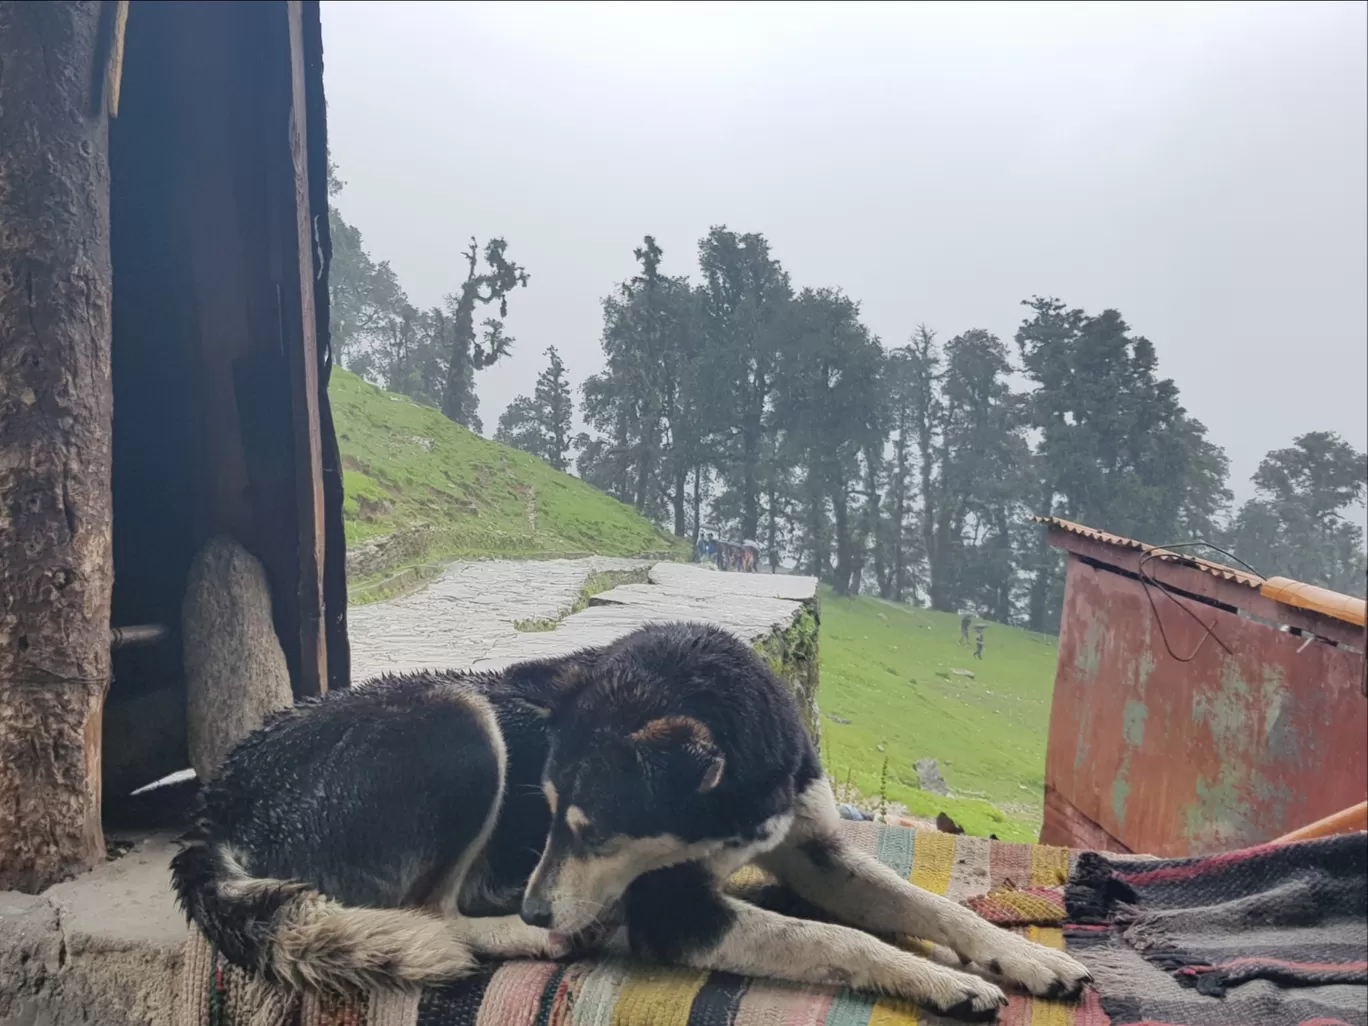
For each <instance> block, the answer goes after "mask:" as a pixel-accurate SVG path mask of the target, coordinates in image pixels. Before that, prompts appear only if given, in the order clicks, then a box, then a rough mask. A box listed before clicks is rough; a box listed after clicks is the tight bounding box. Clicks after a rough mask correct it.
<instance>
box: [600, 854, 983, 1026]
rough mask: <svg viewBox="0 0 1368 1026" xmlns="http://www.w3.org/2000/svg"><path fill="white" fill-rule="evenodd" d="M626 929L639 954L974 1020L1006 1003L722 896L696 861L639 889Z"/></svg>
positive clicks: (867, 942) (863, 944)
mask: <svg viewBox="0 0 1368 1026" xmlns="http://www.w3.org/2000/svg"><path fill="white" fill-rule="evenodd" d="M625 933H626V935H627V936H626V939H627V942H628V943H629V944H630V947H631V950H632V953H633V954H635V955H636V956H637V957H639V958H645V959H649V960H651V961H655V962H661V963H666V964H674V965H687V966H692V967H693V968H696V969H706V970H710V971H720V972H730V973H737V974H739V975H743V976H762V977H769V978H770V979H777V980H791V981H793V982H795V983H824V984H836V985H839V986H847V987H852V988H854V989H856V990H863V991H870V992H873V993H877V994H886V995H889V996H890V997H896V998H901V999H903V1000H906V1001H911V1002H914V1003H916V1004H919V1005H923V1006H926V1007H928V1008H931V1009H934V1010H935V1011H936V1012H939V1013H941V1014H945V1015H953V1016H956V1017H958V1018H961V1019H968V1020H970V1021H974V1022H992V1021H994V1020H995V1019H996V1017H997V1012H998V1009H999V1008H1001V1007H1002V1006H1003V1005H1005V1004H1006V1003H1007V998H1006V996H1005V995H1004V994H1003V993H1002V991H1001V990H1000V989H999V988H998V987H996V986H994V985H993V984H992V983H990V982H988V981H987V980H984V979H980V978H979V977H977V976H971V975H970V974H968V973H965V972H961V971H959V970H958V969H950V968H947V967H945V966H943V965H937V964H936V963H935V962H931V961H928V960H927V959H925V958H921V957H919V956H917V955H914V954H912V953H911V952H907V951H903V950H901V949H899V948H896V947H894V946H893V945H891V944H886V943H884V942H883V941H881V940H879V939H878V938H877V937H873V936H871V935H870V934H867V933H863V932H861V931H860V930H855V929H851V928H850V927H848V926H838V925H836V924H834V923H814V922H809V921H807V920H802V919H790V918H789V917H788V916H784V915H780V914H779V913H777V912H771V911H769V910H767V909H762V908H758V907H756V906H755V905H751V904H749V903H748V902H744V901H740V900H737V899H736V898H733V897H730V896H726V895H722V894H719V893H717V891H716V890H715V889H714V888H713V885H712V882H711V881H710V880H708V879H707V878H706V877H705V876H704V874H703V873H702V872H701V871H700V870H699V867H698V866H697V865H688V864H686V865H683V866H679V867H671V868H670V869H665V870H659V871H657V872H656V873H651V874H648V875H647V876H645V877H641V878H640V879H638V880H637V881H636V882H635V883H633V885H632V887H631V889H630V890H629V891H628V896H627V929H626V931H625ZM619 937H620V934H619ZM618 943H620V940H619V941H618ZM611 947H617V944H616V943H615V944H612V945H611V946H610V949H611Z"/></svg>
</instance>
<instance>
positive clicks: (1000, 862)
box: [177, 823, 1107, 1026]
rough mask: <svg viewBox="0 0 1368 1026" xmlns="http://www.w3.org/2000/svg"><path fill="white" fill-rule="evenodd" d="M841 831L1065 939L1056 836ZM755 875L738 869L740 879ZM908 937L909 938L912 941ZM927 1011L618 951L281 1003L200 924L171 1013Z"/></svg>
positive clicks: (1009, 921) (693, 1023)
mask: <svg viewBox="0 0 1368 1026" xmlns="http://www.w3.org/2000/svg"><path fill="white" fill-rule="evenodd" d="M843 827H844V829H846V830H848V831H849V834H850V837H851V839H852V841H853V842H854V843H855V844H857V845H859V846H860V847H862V848H864V849H865V850H867V851H869V852H872V853H873V854H875V855H876V856H877V857H878V858H879V859H880V860H881V861H883V862H884V863H885V864H887V865H888V866H891V867H892V868H894V869H895V870H897V871H898V872H899V873H901V874H902V875H903V876H905V877H906V878H907V879H909V880H911V881H912V882H913V883H914V884H917V885H918V886H919V887H925V888H926V889H927V890H930V891H934V892H935V893H937V894H943V895H946V896H948V897H950V898H953V899H954V900H956V901H959V902H962V903H964V904H966V905H968V906H969V907H971V908H973V909H974V910H975V911H977V912H978V913H979V914H980V915H982V916H984V917H985V918H987V919H989V920H990V921H992V922H995V923H998V924H999V925H1001V926H1003V927H1004V928H1007V929H1011V930H1013V931H1016V932H1019V933H1023V934H1026V935H1028V936H1030V937H1031V938H1032V939H1033V940H1036V941H1039V942H1040V943H1042V944H1048V945H1050V946H1052V947H1063V946H1064V937H1063V930H1062V925H1063V921H1064V902H1063V885H1064V883H1065V881H1066V880H1067V879H1068V877H1069V873H1070V871H1071V869H1072V868H1073V862H1074V860H1075V855H1074V853H1071V852H1069V851H1068V850H1067V849H1064V848H1052V847H1046V846H1043V845H1028V844H1005V843H1001V842H997V841H989V840H986V839H983V838H978V837H966V836H964V835H952V834H942V833H935V832H927V831H912V830H907V829H904V828H902V827H891V826H881V825H879V824H875V823H845V824H843ZM753 882H754V881H753V879H752V880H741V879H738V880H737V881H736V883H737V885H738V886H740V885H742V884H745V883H753ZM915 943H917V942H909V944H915ZM943 1021H948V1020H942V1019H940V1018H939V1017H937V1016H933V1015H930V1014H929V1013H926V1012H922V1011H919V1010H918V1009H916V1008H913V1007H910V1006H907V1005H903V1004H900V1003H898V1002H894V1001H887V1000H878V999H874V998H870V997H867V996H864V995H860V994H854V993H851V992H849V991H841V990H835V989H832V988H826V987H817V986H808V987H799V986H793V985H787V984H783V983H776V982H772V981H768V980H752V979H743V978H740V977H737V976H733V975H731V974H729V973H706V972H697V971H693V970H686V969H677V968H667V967H661V966H647V965H633V964H627V963H619V962H608V961H602V962H592V961H585V962H573V963H569V964H557V963H551V962H508V963H504V964H501V965H497V966H492V967H491V968H490V970H489V971H488V972H486V973H484V974H482V975H479V976H475V977H472V978H470V979H468V980H465V981H462V982H461V983H460V984H457V985H455V986H451V987H446V988H442V989H440V990H429V991H426V992H424V993H423V994H421V995H417V996H413V997H399V996H395V995H389V994H375V995H370V996H362V997H358V998H354V999H350V1000H345V1001H340V1000H328V999H320V998H317V997H313V996H309V997H306V998H305V999H304V1000H303V1002H301V1003H300V1004H299V1005H291V1004H290V1003H288V1002H286V1001H285V1000H284V999H283V997H282V996H281V995H280V994H279V993H278V992H276V991H274V990H273V989H272V988H269V987H267V986H265V985H263V984H261V983H259V982H257V981H255V980H253V979H252V978H250V977H249V976H248V975H247V974H245V973H243V972H242V971H240V970H238V969H236V968H234V967H233V966H231V965H229V964H228V963H227V962H226V961H225V960H224V959H223V958H222V956H220V955H219V954H218V953H217V952H215V951H214V950H213V949H212V948H211V947H210V945H209V943H208V942H207V941H206V940H205V938H204V937H203V936H202V935H200V934H199V932H198V931H192V936H191V939H190V940H189V942H188V943H187V947H186V951H185V957H184V962H183V966H182V971H181V982H180V1020H179V1022H178V1024H177V1026H294V1024H296V1023H297V1024H299V1026H913V1024H918V1023H926V1024H931V1023H940V1022H943ZM1000 1021H1001V1022H1002V1023H1003V1024H1004V1026H1075V1024H1076V1026H1106V1024H1107V1018H1106V1017H1105V1016H1104V1015H1103V1014H1102V1011H1101V1008H1100V1006H1099V1005H1098V1003H1097V998H1096V996H1095V995H1093V994H1091V993H1090V994H1089V995H1088V996H1087V997H1085V999H1084V1001H1083V1002H1082V1004H1080V1005H1065V1004H1058V1003H1054V1002H1047V1001H1041V1000H1036V999H1033V998H1030V997H1027V996H1025V995H1021V994H1014V995H1013V996H1012V1001H1011V1004H1010V1005H1009V1006H1008V1008H1007V1009H1006V1010H1005V1011H1004V1012H1003V1014H1002V1017H1001V1020H1000Z"/></svg>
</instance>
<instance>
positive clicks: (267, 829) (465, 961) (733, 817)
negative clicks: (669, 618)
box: [172, 624, 1088, 1020]
mask: <svg viewBox="0 0 1368 1026" xmlns="http://www.w3.org/2000/svg"><path fill="white" fill-rule="evenodd" d="M837 824H838V817H837V812H836V807H835V803H834V802H833V800H832V795H831V790H830V788H829V786H828V784H827V782H826V780H825V779H824V778H823V776H822V772H821V768H820V766H819V763H818V759H817V754H816V752H815V750H814V748H813V745H812V743H811V741H810V739H809V738H808V735H807V733H806V731H805V730H804V728H803V726H802V723H801V721H800V719H799V716H798V711H797V709H796V707H795V705H794V702H793V700H792V698H791V697H790V695H789V693H788V691H787V689H786V688H785V686H784V685H783V683H782V682H781V681H780V680H779V679H778V678H777V677H775V676H774V674H772V673H771V672H770V671H769V669H768V667H767V666H766V665H765V663H764V662H763V660H761V659H760V658H758V657H757V656H756V655H755V654H754V653H753V652H751V651H750V650H749V649H748V648H747V647H746V646H745V645H743V644H741V643H740V642H739V641H737V640H735V639H734V638H732V637H731V636H729V635H727V634H726V633H724V632H722V631H719V630H716V629H713V628H709V627H698V626H692V625H686V624H673V625H667V626H657V627H648V628H643V629H641V630H639V631H636V632H635V633H633V634H631V635H629V636H627V637H625V638H623V639H622V640H620V641H618V642H616V643H614V644H612V645H609V646H607V647H605V648H602V649H596V650H587V651H584V652H580V653H577V654H576V655H573V656H569V657H567V658H563V659H555V660H547V661H541V662H529V663H522V664H519V665H516V666H513V667H511V668H509V669H507V670H505V671H503V672H500V673H490V674H450V673H418V674H413V675H409V676H403V677H395V678H386V679H381V680H377V681H374V682H371V683H368V684H364V685H360V686H357V687H355V688H351V689H348V690H346V691H339V692H336V693H333V694H331V695H329V696H327V697H326V698H324V699H322V700H317V701H312V702H307V703H303V704H301V705H300V706H298V707H296V708H295V709H294V710H291V711H288V712H285V713H283V714H280V715H279V716H277V717H276V718H275V719H274V720H272V721H271V722H269V723H268V724H267V725H266V726H264V727H263V728H262V729H261V730H259V731H257V732H256V733H254V734H252V735H251V736H250V737H248V738H247V739H246V740H245V741H244V742H243V743H242V744H241V745H240V746H238V748H237V749H235V750H234V751H233V753H232V754H231V755H230V757H229V758H228V760H227V762H226V764H225V766H224V768H223V770H222V772H221V773H220V775H219V777H218V778H217V779H216V780H215V781H213V782H212V783H210V784H209V785H208V786H207V787H206V788H205V790H204V793H203V796H202V809H201V813H200V816H199V819H198V821H197V824H196V826H195V827H194V829H193V830H192V831H191V832H190V833H189V834H187V835H186V838H185V839H184V840H185V847H184V848H183V850H182V851H181V852H180V853H179V854H178V855H177V856H176V857H175V859H174V861H173V863H172V873H173V879H174V885H175V888H176V891H177V893H178V895H179V898H180V901H181V903H182V904H183V906H184V907H185V909H186V912H187V914H188V915H189V917H190V918H191V919H192V920H193V921H194V922H195V923H196V924H198V926H199V927H200V928H201V929H202V930H203V931H204V933H205V934H206V935H207V936H208V937H209V938H210V940H212V941H213V942H214V943H215V944H216V945H218V947H219V949H220V950H221V951H223V953H224V954H225V955H226V956H227V957H228V958H229V959H231V960H232V961H233V962H235V963H237V964H239V965H242V966H245V967H248V968H250V969H253V970H256V971H258V972H260V973H261V974H262V975H264V976H265V977H267V978H268V979H271V980H274V981H277V982H279V983H282V984H285V985H287V986H297V987H299V986H302V987H318V988H324V989H348V988H354V987H358V986H372V985H377V986H383V987H412V986H419V985H425V984H437V983H443V982H447V981H450V980H453V979H456V978H459V977H460V976H462V975H464V974H466V973H467V972H469V971H470V970H471V968H472V966H473V964H474V962H475V959H476V958H477V957H478V956H489V957H518V956H522V957H528V956H530V957H558V956H561V955H564V954H567V953H569V952H570V950H571V949H572V948H575V949H584V948H588V947H597V948H600V949H603V948H606V949H608V950H618V949H623V948H625V949H630V951H631V952H632V953H633V954H635V955H637V956H640V957H644V958H647V959H651V960H655V961H664V962H669V963H675V964H682V965H688V966H693V967H696V968H699V969H710V970H725V971H729V972H733V973H740V974H748V975H753V976H767V977H774V978H780V979H787V980H794V981H798V982H803V983H838V984H845V985H849V986H851V987H854V988H857V989H860V990H867V991H873V992H878V993H882V994H888V995H893V996H896V997H900V998H905V999H909V1000H911V1001H915V1002H918V1003H921V1004H924V1005H927V1006H929V1007H931V1008H933V1009H936V1010H937V1011H940V1012H945V1013H949V1014H953V1015H958V1016H960V1017H964V1018H971V1019H978V1020H991V1019H993V1018H994V1017H995V1016H996V1013H997V1010H998V1008H999V1007H1000V1006H1001V1005H1003V1004H1004V1003H1005V1001H1006V998H1005V997H1004V995H1003V992H1002V991H1001V990H1000V989H999V987H998V986H997V985H996V984H995V983H993V982H990V981H989V980H988V979H984V978H982V977H980V976H977V975H971V974H969V973H967V972H962V971H960V970H958V969H953V968H949V967H948V966H946V965H943V964H940V963H939V962H937V961H934V960H930V959H927V958H923V957H919V956H917V955H913V954H910V953H908V952H906V951H903V950H901V949H900V948H898V947H895V946H894V945H892V944H889V943H886V942H885V941H883V940H880V939H878V937H877V936H874V935H880V936H884V937H895V936H900V935H910V936H914V937H919V938H922V939H924V940H927V941H931V942H933V943H934V944H936V945H941V946H943V947H945V948H948V949H950V951H952V952H954V953H955V954H956V955H957V956H958V957H959V961H960V962H961V963H962V964H964V965H966V966H969V965H972V966H975V967H977V968H979V969H980V970H982V971H983V972H985V973H987V974H991V975H992V976H994V977H996V978H997V979H999V980H1000V981H1003V982H1007V983H1014V984H1017V985H1020V986H1024V987H1025V988H1026V989H1027V990H1029V991H1030V992H1031V993H1033V994H1037V995H1046V996H1050V997H1067V996H1073V995H1076V994H1078V993H1079V992H1080V990H1081V989H1082V987H1083V985H1084V984H1085V983H1086V981H1087V980H1088V974H1087V972H1086V970H1084V968H1083V967H1082V966H1080V965H1079V964H1078V963H1077V962H1075V961H1073V960H1072V959H1071V958H1069V957H1068V956H1067V955H1065V954H1064V953H1063V952H1060V951H1055V950H1051V949H1048V948H1044V947H1041V946H1038V945H1035V944H1031V943H1029V942H1027V941H1026V940H1024V939H1022V938H1020V937H1018V936H1016V935H1014V934H1011V933H1008V932H1007V931H1005V930H1001V929H998V928H997V927H994V926H992V925H990V924H989V923H987V922H985V921H984V920H982V919H980V918H978V917H977V916H975V915H974V914H973V913H972V912H970V911H968V910H967V909H965V908H963V907H962V906H960V905H957V904H955V903H954V902H952V901H949V900H947V899H945V898H941V897H938V896H935V895H932V894H930V893H928V892H926V891H924V890H921V889H919V888H916V887H914V886H912V885H911V884H909V883H908V882H906V881H905V880H903V879H901V878H900V877H899V876H898V875H897V874H896V873H894V872H893V871H891V870H889V869H887V868H885V867H884V866H883V865H882V864H881V863H879V862H878V861H876V860H875V859H873V858H871V857H869V856H867V855H865V854H863V853H862V852H859V851H856V850H854V849H852V848H851V847H849V846H848V845H847V844H846V843H845V842H844V841H843V840H842V837H841V834H840V832H839V830H838V828H837ZM749 863H755V864H757V865H758V866H760V867H761V868H762V869H764V870H767V871H768V872H769V873H770V874H772V875H773V876H775V877H777V878H778V879H779V880H780V881H781V882H782V883H783V884H784V885H785V886H786V887H788V888H791V890H792V891H793V892H796V896H797V897H798V898H799V899H801V900H802V901H803V902H806V903H810V905H811V906H815V909H817V910H821V912H823V913H825V915H826V917H829V918H831V919H835V920H839V921H841V922H844V923H848V924H850V925H848V926H846V925H837V924H836V923H834V922H830V921H825V922H824V921H813V920H809V919H797V918H791V917H788V916H785V915H781V914H779V913H778V912H775V911H772V910H769V909H766V908H763V907H761V906H759V905H757V904H754V903H751V902H747V901H742V900H739V899H738V898H736V897H734V896H730V895H727V894H725V893H724V892H723V890H722V886H721V884H722V882H723V881H724V880H725V879H726V878H727V877H728V876H730V875H731V874H732V873H733V872H734V871H735V870H737V869H739V868H741V867H742V866H744V865H747V864H749ZM852 927H856V928H854V929H853V928H852ZM865 931H868V932H865Z"/></svg>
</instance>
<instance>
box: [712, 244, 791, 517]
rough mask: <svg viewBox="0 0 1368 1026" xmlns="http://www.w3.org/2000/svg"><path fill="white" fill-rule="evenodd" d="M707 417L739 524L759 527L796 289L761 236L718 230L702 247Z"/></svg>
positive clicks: (720, 466)
mask: <svg viewBox="0 0 1368 1026" xmlns="http://www.w3.org/2000/svg"><path fill="white" fill-rule="evenodd" d="M698 250H699V257H698V263H699V269H700V270H701V271H702V274H703V286H702V320H703V331H704V345H705V347H706V356H705V357H704V368H705V373H706V378H705V380H704V381H703V383H702V390H701V391H702V394H703V395H705V396H706V397H707V399H708V407H707V409H708V419H709V420H710V421H711V423H712V424H713V425H714V426H715V427H716V428H717V430H718V462H719V469H720V470H721V471H722V474H723V477H724V479H725V480H726V483H727V485H728V486H729V488H730V489H732V490H734V491H735V492H736V496H737V505H738V507H739V515H740V520H739V525H738V526H739V529H740V533H741V535H742V536H744V537H746V538H754V537H755V536H756V535H757V534H758V533H759V529H760V494H761V489H762V486H763V481H764V479H765V469H764V466H763V463H762V461H763V456H764V453H765V431H766V417H767V415H768V413H769V409H770V399H771V395H772V392H773V389H774V374H775V366H776V362H777V360H778V355H779V346H780V336H779V327H778V320H779V316H780V314H781V312H782V311H783V309H784V307H785V305H786V304H787V303H788V301H789V300H790V299H791V297H792V295H793V290H792V288H791V287H790V284H789V276H788V274H787V272H785V271H784V269H783V267H782V266H781V265H780V263H779V261H778V260H776V259H774V257H772V256H771V255H770V248H769V242H768V241H767V240H766V239H765V237H764V236H763V235H758V234H747V235H738V234H737V233H736V232H733V231H730V230H729V229H727V228H726V227H725V226H719V227H715V228H713V229H712V230H711V231H710V232H709V233H708V235H707V237H706V238H704V239H703V240H702V241H701V242H700V243H699V245H698Z"/></svg>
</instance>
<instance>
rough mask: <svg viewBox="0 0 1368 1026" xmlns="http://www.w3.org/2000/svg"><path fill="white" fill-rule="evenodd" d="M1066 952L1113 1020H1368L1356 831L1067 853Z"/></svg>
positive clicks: (1367, 895)
mask: <svg viewBox="0 0 1368 1026" xmlns="http://www.w3.org/2000/svg"><path fill="white" fill-rule="evenodd" d="M1065 901H1066V906H1067V908H1068V924H1067V925H1066V929H1065V935H1066V938H1067V940H1068V945H1069V948H1070V950H1071V951H1072V952H1074V953H1075V954H1076V956H1077V957H1078V958H1079V959H1080V960H1081V961H1083V962H1084V963H1085V964H1086V965H1087V966H1088V967H1089V968H1090V969H1091V970H1092V972H1093V975H1094V977H1095V978H1096V981H1097V989H1098V991H1099V994H1100V996H1101V1003H1102V1008H1103V1010H1104V1011H1105V1012H1106V1013H1107V1014H1108V1015H1109V1016H1110V1017H1111V1020H1112V1022H1113V1024H1114V1026H1132V1024H1145V1026H1151V1024H1152V1026H1160V1024H1163V1026H1368V834H1362V833H1360V834H1349V835H1345V836H1341V837H1330V838H1324V839H1320V840H1314V841H1305V842H1302V843H1299V844H1287V845H1263V846H1260V847H1257V848H1249V849H1246V850H1243V851H1236V852H1226V853H1223V854H1220V855H1210V856H1205V857H1201V858H1191V859H1169V860H1162V861H1155V862H1149V863H1144V864H1140V865H1137V864H1136V863H1134V862H1124V861H1118V860H1115V859H1112V858H1109V857H1107V856H1105V855H1101V854H1097V853H1092V852H1089V853H1085V854H1082V855H1080V856H1079V857H1078V859H1077V861H1076V864H1075V866H1074V869H1073V872H1072V873H1071V875H1070V878H1069V884H1068V887H1067V888H1066V890H1065Z"/></svg>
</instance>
